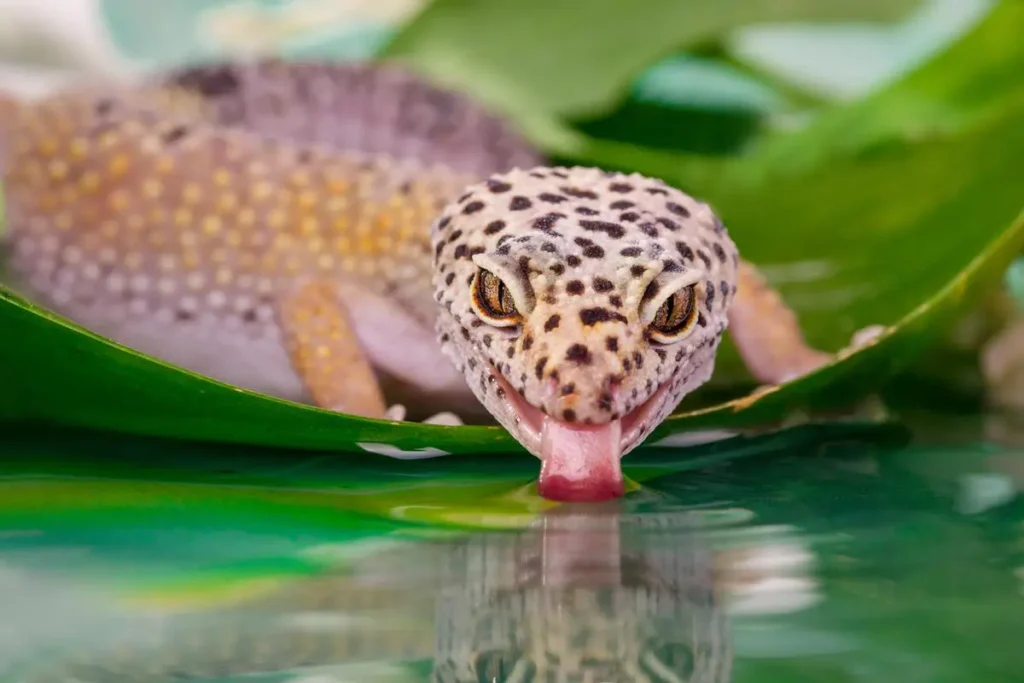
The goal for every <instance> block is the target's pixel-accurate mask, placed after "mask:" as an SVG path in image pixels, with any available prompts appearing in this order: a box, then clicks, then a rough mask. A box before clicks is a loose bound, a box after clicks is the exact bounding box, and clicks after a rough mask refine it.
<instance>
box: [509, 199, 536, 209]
mask: <svg viewBox="0 0 1024 683" xmlns="http://www.w3.org/2000/svg"><path fill="white" fill-rule="evenodd" d="M531 206H533V203H532V202H531V201H530V200H529V199H527V198H526V197H524V196H522V195H517V196H515V197H513V198H512V201H510V202H509V203H508V208H509V211H525V210H526V209H529V208H530V207H531Z"/></svg>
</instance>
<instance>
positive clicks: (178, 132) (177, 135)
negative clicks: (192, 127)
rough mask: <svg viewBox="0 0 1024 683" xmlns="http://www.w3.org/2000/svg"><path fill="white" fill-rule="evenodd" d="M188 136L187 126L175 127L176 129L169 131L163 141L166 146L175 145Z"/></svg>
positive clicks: (164, 135)
mask: <svg viewBox="0 0 1024 683" xmlns="http://www.w3.org/2000/svg"><path fill="white" fill-rule="evenodd" d="M186 135H188V128H186V127H185V126H175V127H174V128H171V129H170V130H169V131H167V132H166V133H164V134H163V137H162V139H163V141H164V144H167V145H173V144H174V143H175V142H178V141H179V140H181V139H182V138H183V137H185V136H186Z"/></svg>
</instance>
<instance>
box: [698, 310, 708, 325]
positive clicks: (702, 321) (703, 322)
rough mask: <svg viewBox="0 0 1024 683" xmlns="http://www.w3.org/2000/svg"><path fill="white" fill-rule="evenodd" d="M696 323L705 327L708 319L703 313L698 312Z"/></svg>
mask: <svg viewBox="0 0 1024 683" xmlns="http://www.w3.org/2000/svg"><path fill="white" fill-rule="evenodd" d="M697 324H698V325H700V326H701V327H707V326H708V321H707V319H706V318H705V317H704V314H703V313H698V314H697Z"/></svg>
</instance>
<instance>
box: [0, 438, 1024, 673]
mask: <svg viewBox="0 0 1024 683" xmlns="http://www.w3.org/2000/svg"><path fill="white" fill-rule="evenodd" d="M931 433H932V434H934V433H935V432H934V430H932V432H931ZM980 434H981V432H980V431H977V430H975V431H971V430H967V431H961V432H959V433H958V437H957V438H955V439H950V438H947V437H946V436H942V437H941V438H936V439H932V441H933V442H935V441H937V442H942V443H950V442H955V443H957V444H958V445H956V446H955V447H954V446H945V447H939V446H936V445H934V443H930V442H928V441H927V440H923V439H920V438H915V439H914V440H912V441H910V442H909V443H907V435H906V433H905V432H903V431H902V430H901V429H899V428H894V427H892V426H882V427H877V428H869V427H857V428H854V427H851V426H847V427H835V428H826V429H818V430H816V431H815V430H807V429H804V430H796V431H794V432H790V433H784V434H782V435H775V436H771V437H765V438H763V439H755V440H740V441H736V442H732V443H724V444H715V445H708V446H703V447H699V448H696V449H688V450H685V451H683V450H679V451H666V450H658V451H648V452H641V453H636V454H634V455H631V456H630V457H629V463H628V464H629V467H628V468H627V475H629V476H631V477H632V478H633V479H634V480H635V482H636V486H635V487H634V490H633V491H632V492H631V493H630V494H629V495H628V496H627V497H626V498H625V499H623V500H622V501H620V502H617V503H615V504H611V505H604V506H561V507H555V506H550V505H548V504H546V503H544V502H543V501H541V500H540V499H538V498H537V497H536V495H535V492H534V490H533V488H532V485H531V484H532V478H533V476H535V474H536V467H537V464H536V461H535V460H533V459H532V458H530V457H520V456H501V457H490V458H487V459H480V458H445V459H441V460H436V461H430V462H423V461H421V462H398V461H390V460H387V459H382V458H374V457H367V456H365V455H363V456H361V457H358V458H354V457H347V456H346V457H335V456H325V455H322V454H319V455H309V454H300V453H281V452H271V451H256V450H250V449H244V448H236V447H233V448H220V447H212V446H195V445H190V444H179V443H172V442H164V441H152V440H147V439H137V438H121V437H112V436H102V435H94V434H87V433H81V432H52V431H48V432H46V433H45V434H42V433H40V432H39V431H28V430H26V431H23V432H15V433H13V434H12V435H11V436H10V438H6V439H5V444H7V446H6V447H5V451H4V455H3V456H2V457H3V460H2V461H0V462H2V463H3V469H2V472H3V476H2V477H0V681H4V682H6V681H11V682H14V681H18V682H21V683H41V682H44V681H46V682H57V681H77V682H79V683H114V682H119V681H153V682H156V681H184V680H196V681H236V680H237V681H305V682H306V683H328V682H330V681H334V682H340V681H344V682H353V683H377V682H382V683H383V682H403V683H404V682H409V683H412V682H420V681H439V682H445V683H455V682H458V683H461V682H462V681H467V682H468V681H472V682H475V683H479V682H481V681H487V682H492V683H493V682H494V681H508V682H514V683H526V682H528V681H529V682H544V683H548V682H557V683H625V682H630V683H632V682H638V683H639V682H665V683H667V682H678V681H737V682H742V683H768V682H775V681H779V682H783V681H784V682H787V683H799V682H804V681H806V682H808V683H811V682H814V683H825V682H828V683H842V682H844V681H899V682H905V683H913V682H917V681H920V682H926V681H927V682H932V681H935V682H946V681H948V682H950V683H953V682H956V683H965V682H968V681H975V680H978V681H982V680H984V681H1012V680H1018V679H1020V678H1022V676H1021V672H1024V648H1021V647H1020V645H1019V634H1020V633H1024V629H1022V627H1024V609H1022V607H1024V605H1022V600H1024V597H1022V594H1021V580H1022V578H1024V569H1022V567H1024V560H1022V558H1021V552H1022V550H1024V545H1022V535H1021V531H1022V528H1024V527H1022V522H1024V501H1022V500H1021V498H1020V496H1019V494H1018V488H1019V487H1018V483H1017V482H1018V481H1021V480H1022V477H1024V453H1022V452H1021V451H1020V450H1018V449H1017V448H1016V447H1014V446H1010V445H1004V446H998V445H995V444H994V443H992V442H984V441H982V440H980V436H979V435H980ZM740 456H744V457H740ZM752 456H756V457H752Z"/></svg>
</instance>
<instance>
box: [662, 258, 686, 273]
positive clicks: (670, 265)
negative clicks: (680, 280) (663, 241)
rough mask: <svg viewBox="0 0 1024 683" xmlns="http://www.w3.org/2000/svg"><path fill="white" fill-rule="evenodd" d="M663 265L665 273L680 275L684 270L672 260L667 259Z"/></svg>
mask: <svg viewBox="0 0 1024 683" xmlns="http://www.w3.org/2000/svg"><path fill="white" fill-rule="evenodd" d="M662 264H663V266H664V267H663V268H662V272H665V273H678V272H680V271H681V270H682V269H683V267H682V266H681V265H679V263H678V262H677V261H673V260H672V259H665V260H664V261H662Z"/></svg>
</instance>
